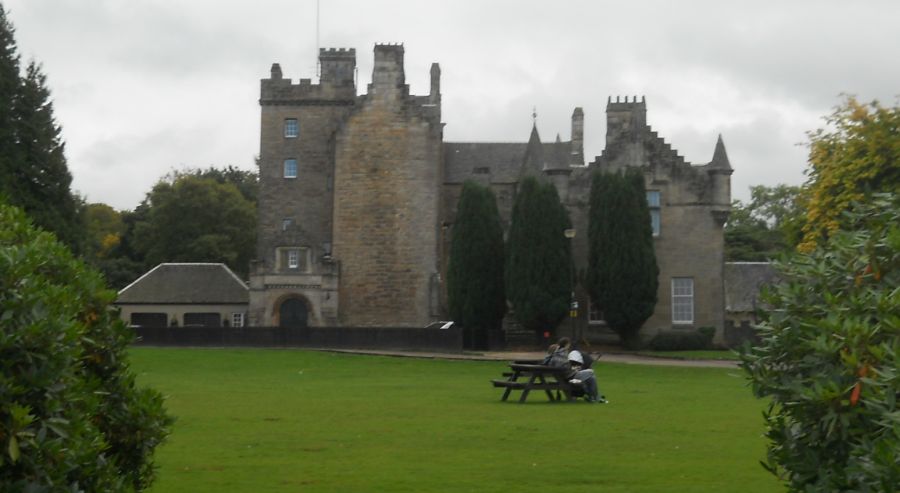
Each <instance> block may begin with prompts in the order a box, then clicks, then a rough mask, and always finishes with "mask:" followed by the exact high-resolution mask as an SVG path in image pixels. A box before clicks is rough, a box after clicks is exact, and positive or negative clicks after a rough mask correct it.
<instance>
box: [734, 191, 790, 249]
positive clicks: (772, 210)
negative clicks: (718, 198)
mask: <svg viewBox="0 0 900 493" xmlns="http://www.w3.org/2000/svg"><path fill="white" fill-rule="evenodd" d="M750 196H751V198H750V203H748V204H743V203H742V202H741V201H740V200H735V201H734V202H732V205H731V215H730V216H729V217H728V224H726V225H725V258H726V259H727V260H730V261H749V262H762V261H768V260H772V259H774V258H776V257H777V256H779V255H781V254H784V253H789V252H791V251H793V250H794V249H795V248H796V247H797V244H798V243H799V242H800V239H801V236H802V228H803V224H804V222H805V219H806V207H805V206H804V204H803V201H802V195H801V189H800V187H796V186H789V185H776V186H774V187H767V186H765V185H758V186H752V187H750Z"/></svg>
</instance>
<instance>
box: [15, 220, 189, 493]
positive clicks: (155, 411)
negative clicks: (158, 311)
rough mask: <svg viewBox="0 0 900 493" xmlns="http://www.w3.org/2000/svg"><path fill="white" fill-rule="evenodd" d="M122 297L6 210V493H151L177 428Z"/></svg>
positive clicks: (50, 237)
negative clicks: (142, 370) (147, 369)
mask: <svg viewBox="0 0 900 493" xmlns="http://www.w3.org/2000/svg"><path fill="white" fill-rule="evenodd" d="M114 299H115V292H113V291H108V290H107V289H106V288H105V285H104V282H103V279H102V278H101V277H100V275H99V274H98V273H97V272H95V271H92V270H90V269H88V268H86V267H85V265H84V264H83V263H82V262H81V261H79V260H77V259H75V258H74V257H73V256H72V254H71V253H70V252H69V250H68V249H67V248H65V247H64V246H63V245H62V244H61V243H59V242H58V241H57V240H56V239H55V238H54V237H53V235H51V234H49V233H46V232H41V231H39V230H37V229H36V228H34V227H33V226H32V225H31V224H30V222H29V220H28V218H27V217H26V216H25V214H24V213H23V212H22V211H21V210H20V209H17V208H13V207H9V206H6V205H2V204H0V313H2V314H3V315H2V317H0V490H2V491H23V492H24V491H110V492H120V491H121V492H127V491H140V490H143V489H145V488H147V487H148V486H149V485H150V483H151V481H152V479H153V465H152V461H151V459H152V454H153V452H154V450H155V449H156V447H157V446H158V445H159V444H160V443H161V442H162V440H163V439H164V438H165V436H166V435H167V434H168V430H169V427H170V426H171V423H172V418H170V417H169V416H168V415H166V413H165V411H164V410H163V403H162V396H161V395H160V394H159V393H158V392H156V391H153V390H151V389H142V388H138V387H137V386H136V384H135V375H134V373H133V372H132V371H131V370H130V368H129V365H128V357H127V352H126V349H127V345H128V344H129V343H130V342H131V340H132V338H133V334H132V332H131V331H130V330H129V329H128V328H127V327H126V326H125V325H124V323H122V321H121V320H119V318H118V316H117V315H116V313H115V312H114V311H112V310H111V309H110V306H109V303H110V302H112V301H113V300H114Z"/></svg>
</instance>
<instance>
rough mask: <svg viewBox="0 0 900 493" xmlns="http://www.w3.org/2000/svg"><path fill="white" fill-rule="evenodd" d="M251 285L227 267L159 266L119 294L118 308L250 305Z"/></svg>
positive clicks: (191, 264)
mask: <svg viewBox="0 0 900 493" xmlns="http://www.w3.org/2000/svg"><path fill="white" fill-rule="evenodd" d="M249 299H250V295H249V291H248V290H247V285H246V284H244V282H243V281H241V280H240V278H238V276H237V275H235V273H234V272H232V271H231V269H229V268H228V267H227V266H226V265H225V264H206V263H190V264H188V263H172V264H159V265H157V266H156V267H154V268H153V269H151V270H150V271H148V272H147V273H146V274H144V275H143V276H141V277H140V278H138V279H137V280H136V281H134V282H133V283H131V284H129V285H128V286H126V287H125V288H124V289H122V290H121V291H119V297H118V299H117V300H116V303H117V304H246V303H248V302H249Z"/></svg>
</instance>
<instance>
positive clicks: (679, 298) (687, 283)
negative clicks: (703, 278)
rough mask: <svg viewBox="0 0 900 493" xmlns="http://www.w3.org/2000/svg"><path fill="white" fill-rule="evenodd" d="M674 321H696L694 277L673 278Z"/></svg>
mask: <svg viewBox="0 0 900 493" xmlns="http://www.w3.org/2000/svg"><path fill="white" fill-rule="evenodd" d="M672 323H673V324H679V325H689V324H693V323H694V278H693V277H673V278H672Z"/></svg>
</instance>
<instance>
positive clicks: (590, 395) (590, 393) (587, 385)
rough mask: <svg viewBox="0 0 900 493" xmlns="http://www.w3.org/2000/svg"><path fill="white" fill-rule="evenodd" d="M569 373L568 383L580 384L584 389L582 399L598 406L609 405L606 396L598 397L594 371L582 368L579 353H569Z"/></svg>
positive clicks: (582, 361)
mask: <svg viewBox="0 0 900 493" xmlns="http://www.w3.org/2000/svg"><path fill="white" fill-rule="evenodd" d="M567 359H568V364H569V367H570V368H571V373H570V374H569V375H568V376H567V378H568V379H569V382H570V383H574V384H579V383H580V384H581V385H582V387H584V399H585V400H586V401H588V402H596V403H598V404H609V401H608V400H606V396H603V395H600V389H598V388H597V376H596V375H594V370H592V369H590V368H584V358H583V357H582V356H581V352H580V351H570V352H569V355H568V357H567Z"/></svg>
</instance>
